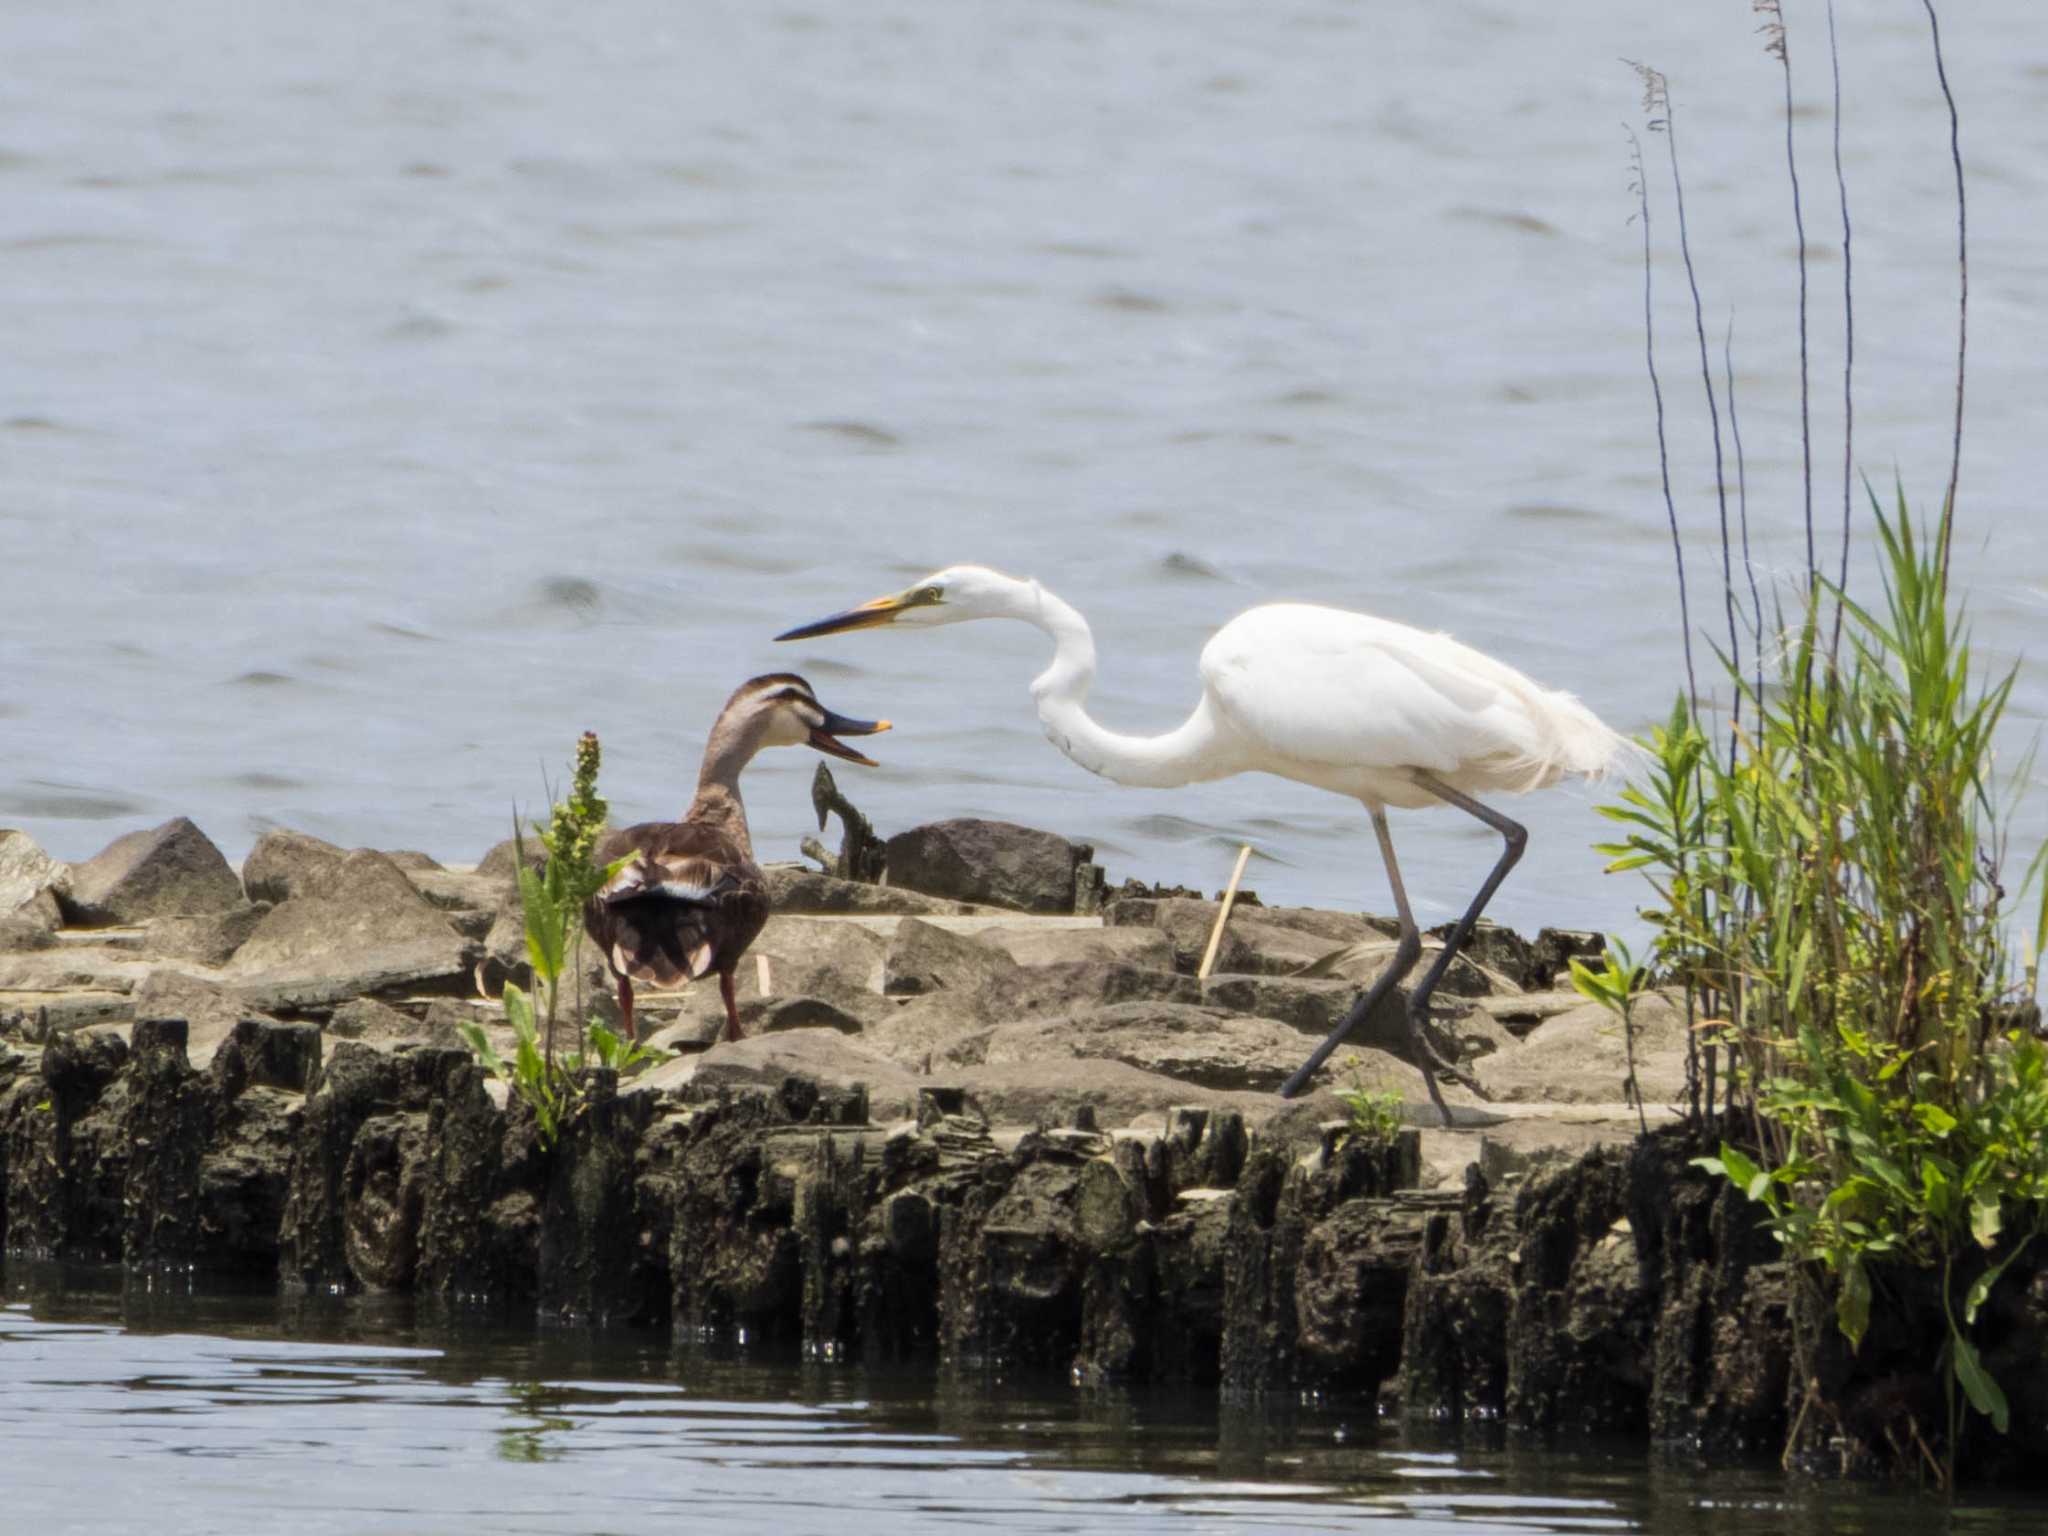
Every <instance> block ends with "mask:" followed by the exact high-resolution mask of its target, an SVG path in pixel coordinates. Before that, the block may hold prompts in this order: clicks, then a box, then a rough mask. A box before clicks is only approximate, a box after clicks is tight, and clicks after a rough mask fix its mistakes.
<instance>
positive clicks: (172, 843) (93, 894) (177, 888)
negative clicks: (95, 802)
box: [58, 816, 242, 927]
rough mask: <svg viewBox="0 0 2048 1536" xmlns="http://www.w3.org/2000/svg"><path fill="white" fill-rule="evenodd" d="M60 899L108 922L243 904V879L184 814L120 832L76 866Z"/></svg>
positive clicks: (77, 917)
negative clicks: (146, 827)
mask: <svg viewBox="0 0 2048 1536" xmlns="http://www.w3.org/2000/svg"><path fill="white" fill-rule="evenodd" d="M58 899H59V901H60V902H61V903H62V905H63V907H64V911H65V915H66V916H68V917H69V918H70V919H71V920H72V921H73V922H75V923H79V924H81V925H83V926H87V927H105V926H107V925H109V924H113V923H139V922H141V921H143V920H144V919H145V918H151V917H184V916H189V915H191V914H194V913H200V912H224V911H226V910H228V909H229V908H230V907H237V906H240V905H241V904H242V882H241V881H240V880H238V879H237V878H236V877H235V872H234V870H232V869H231V868H229V867H228V861H227V860H226V859H225V858H223V857H222V856H221V851H220V850H219V849H218V848H216V847H214V845H213V843H212V841H211V840H210V839H209V838H208V837H207V835H206V834H205V833H204V832H202V831H200V830H199V828H198V827H196V826H194V825H193V824H192V823H191V822H190V821H188V820H187V819H186V818H185V817H183V816H179V817H177V818H175V819H174V820H171V821H167V822H165V823H164V824H163V825H162V826H160V827H152V828H150V829H149V830H148V831H146V832H130V833H129V834H128V835H127V836H126V837H117V838H115V839H114V841H113V842H111V843H109V844H108V845H107V846H106V847H105V848H104V849H102V850H101V851H100V852H99V853H97V854H95V855H94V856H93V857H92V858H91V859H88V860H87V861H86V862H85V863H83V864H80V865H79V866H77V867H76V868H75V869H74V870H73V871H72V872H71V888H70V890H69V891H67V892H61V893H59V896H58Z"/></svg>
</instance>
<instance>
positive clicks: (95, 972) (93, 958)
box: [0, 944, 153, 994]
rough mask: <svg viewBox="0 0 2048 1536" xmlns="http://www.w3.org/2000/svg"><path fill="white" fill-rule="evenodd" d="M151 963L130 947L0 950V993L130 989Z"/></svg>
mask: <svg viewBox="0 0 2048 1536" xmlns="http://www.w3.org/2000/svg"><path fill="white" fill-rule="evenodd" d="M152 968H153V963H152V962H151V961H149V960H146V959H144V958H143V957H142V956H141V955H138V954H137V953H136V952H135V951H134V950H132V949H117V948H113V947H111V946H106V945H99V944H62V945H53V946H50V947H48V948H38V949H34V950H30V951H28V952H26V953H22V952H17V953H14V954H0V994H5V993H9V992H79V991H97V992H133V991H134V990H135V988H136V987H137V986H138V985H139V984H140V983H141V982H142V981H143V979H144V978H145V977H147V976H148V975H149V974H150V971H151V970H152Z"/></svg>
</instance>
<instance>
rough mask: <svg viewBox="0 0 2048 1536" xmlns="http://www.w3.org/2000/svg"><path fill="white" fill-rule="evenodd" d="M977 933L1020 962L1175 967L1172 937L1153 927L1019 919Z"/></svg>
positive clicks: (1156, 968) (1030, 963) (1150, 968)
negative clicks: (1062, 924)
mask: <svg viewBox="0 0 2048 1536" xmlns="http://www.w3.org/2000/svg"><path fill="white" fill-rule="evenodd" d="M976 937H977V938H979V939H980V940H981V942H982V943H984V944H993V945H994V946H995V947H996V948H998V949H1000V950H1002V951H1003V952H1004V953H1005V954H1007V955H1008V956H1009V957H1010V958H1011V959H1012V960H1014V961H1016V962H1017V963H1018V964H1019V965H1064V964H1070V963H1072V962H1073V961H1076V960H1108V961H1116V962H1119V963H1121V964H1124V965H1136V966H1143V967H1145V968H1147V969H1149V970H1155V971H1170V970H1172V969H1173V940H1171V939H1170V938H1168V937H1167V936H1166V935H1165V934H1164V933H1161V932H1160V931H1159V930H1157V929H1154V928H1055V927H1047V926H1043V925H1039V924H1034V923H1019V924H1017V925H1015V926H1014V927H1012V926H1009V925H1005V926H1003V927H1000V928H987V929H983V930H982V931H981V932H980V933H979V934H977V935H976Z"/></svg>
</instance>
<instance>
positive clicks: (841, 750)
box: [809, 709, 889, 768]
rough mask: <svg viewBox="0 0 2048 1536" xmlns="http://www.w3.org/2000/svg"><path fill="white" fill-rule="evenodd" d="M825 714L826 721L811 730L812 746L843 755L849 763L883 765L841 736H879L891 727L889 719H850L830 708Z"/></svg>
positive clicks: (869, 765) (872, 766)
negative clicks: (841, 738) (846, 741)
mask: <svg viewBox="0 0 2048 1536" xmlns="http://www.w3.org/2000/svg"><path fill="white" fill-rule="evenodd" d="M824 714H825V723H824V724H823V725H820V726H816V727H814V728H813V729H812V731H811V734H810V737H809V741H810V744H811V745H812V746H814V747H816V748H817V749H818V750H819V751H820V752H828V753H830V754H831V755H832V756H834V757H843V758H845V759H846V760H847V761H848V762H849V763H861V764H864V765H866V766H867V767H869V768H879V767H881V766H882V765H881V764H880V763H878V762H876V761H875V760H874V759H873V758H872V757H863V756H862V755H861V754H860V753H858V752H856V751H854V750H853V748H851V747H849V746H848V745H847V744H846V743H845V742H843V741H841V740H840V739H839V738H840V737H841V736H879V735H881V733H882V732H884V731H886V730H888V729H889V722H888V721H886V720H849V719H848V718H847V717H846V716H844V715H835V714H833V713H832V711H831V710H829V709H827V710H825V712H824Z"/></svg>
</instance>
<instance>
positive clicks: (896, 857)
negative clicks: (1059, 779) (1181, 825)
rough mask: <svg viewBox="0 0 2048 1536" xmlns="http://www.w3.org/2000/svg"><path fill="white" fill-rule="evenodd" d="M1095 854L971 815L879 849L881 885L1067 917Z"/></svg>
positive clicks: (1055, 837) (914, 831) (901, 836)
mask: <svg viewBox="0 0 2048 1536" xmlns="http://www.w3.org/2000/svg"><path fill="white" fill-rule="evenodd" d="M1094 856H1095V850H1094V849H1093V848H1091V847H1089V846H1088V845H1087V844H1086V843H1070V842H1068V841H1067V840H1066V839H1065V838H1064V837H1061V836H1060V835H1059V834H1058V833H1056V832H1041V831H1038V830H1037V829H1035V828H1032V827H1020V826H1017V825H1015V824H1013V823H1011V822H1007V821H983V820H981V819H980V818H978V817H971V816H970V817H961V818H958V819H956V820H953V821H935V822H932V823H930V824H928V825H926V826H922V827H912V828H911V829H910V830H909V831H908V832H899V833H897V834H896V835H895V836H894V837H892V838H890V839H889V841H888V843H887V844H886V845H885V846H884V849H883V860H884V863H883V879H884V880H885V881H886V882H887V883H888V884H890V885H892V886H899V887H903V888H905V889H908V890H913V891H922V892H924V893H925V894H926V895H928V896H950V897H952V898H953V899H954V900H956V901H973V902H983V903H986V904H988V905H990V906H997V907H1015V908H1018V909H1020V910H1022V911H1025V912H1072V911H1073V910H1074V907H1075V893H1076V890H1077V888H1078V887H1079V885H1080V884H1081V880H1082V872H1083V871H1084V870H1085V869H1087V868H1089V866H1090V862H1091V861H1092V860H1093V858H1094ZM1089 889H1090V891H1091V893H1092V891H1093V889H1094V887H1093V885H1092V884H1091V885H1090V886H1089Z"/></svg>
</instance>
